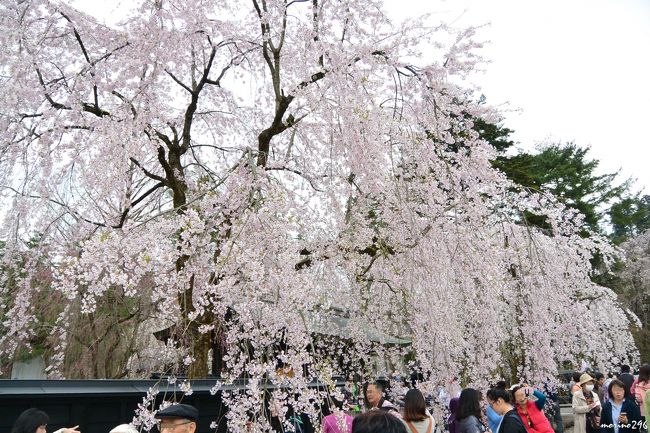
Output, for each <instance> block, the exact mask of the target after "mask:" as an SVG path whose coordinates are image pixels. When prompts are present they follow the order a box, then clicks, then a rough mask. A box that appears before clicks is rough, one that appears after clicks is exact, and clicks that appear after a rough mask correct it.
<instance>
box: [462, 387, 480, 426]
mask: <svg viewBox="0 0 650 433" xmlns="http://www.w3.org/2000/svg"><path fill="white" fill-rule="evenodd" d="M470 415H474V416H475V417H476V419H481V403H480V394H479V392H478V391H477V390H475V389H474V388H465V389H464V390H462V391H461V393H460V397H459V399H458V411H457V412H456V419H457V420H461V419H465V418H467V417H468V416H470Z"/></svg>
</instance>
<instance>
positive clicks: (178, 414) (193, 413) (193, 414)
mask: <svg viewBox="0 0 650 433" xmlns="http://www.w3.org/2000/svg"><path fill="white" fill-rule="evenodd" d="M156 418H184V419H188V420H190V421H194V422H196V421H198V419H199V410H198V409H197V408H195V407H194V406H190V405H189V404H174V405H171V406H169V407H166V408H165V409H163V410H159V411H158V413H156Z"/></svg>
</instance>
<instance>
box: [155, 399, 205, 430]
mask: <svg viewBox="0 0 650 433" xmlns="http://www.w3.org/2000/svg"><path fill="white" fill-rule="evenodd" d="M155 417H156V418H158V419H159V420H160V421H159V424H158V430H159V431H160V433H194V432H195V431H196V423H197V421H198V420H199V411H198V409H197V408H195V407H194V406H190V405H189V404H174V405H171V406H168V407H166V408H164V409H162V410H159V411H158V412H157V413H156V415H155Z"/></svg>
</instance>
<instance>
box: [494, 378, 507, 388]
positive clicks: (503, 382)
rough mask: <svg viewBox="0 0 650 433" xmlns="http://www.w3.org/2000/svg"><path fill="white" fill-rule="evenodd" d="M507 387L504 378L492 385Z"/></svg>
mask: <svg viewBox="0 0 650 433" xmlns="http://www.w3.org/2000/svg"><path fill="white" fill-rule="evenodd" d="M507 387H508V382H506V381H505V380H500V381H498V382H497V383H496V385H494V388H501V389H506V388H507Z"/></svg>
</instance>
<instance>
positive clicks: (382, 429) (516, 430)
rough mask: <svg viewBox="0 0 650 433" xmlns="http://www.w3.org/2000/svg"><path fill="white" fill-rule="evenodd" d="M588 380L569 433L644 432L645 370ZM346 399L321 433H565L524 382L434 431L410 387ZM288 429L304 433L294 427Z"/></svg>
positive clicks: (454, 414)
mask: <svg viewBox="0 0 650 433" xmlns="http://www.w3.org/2000/svg"><path fill="white" fill-rule="evenodd" d="M592 374H593V376H592V375H591V374H589V373H587V372H581V373H575V374H574V375H573V383H572V384H571V399H572V400H571V406H572V408H573V413H574V425H573V433H647V432H648V430H647V418H648V417H650V364H645V365H643V366H641V368H640V369H639V374H638V376H636V377H635V376H634V375H633V374H632V373H631V372H630V368H629V366H625V365H624V366H622V367H621V372H620V374H618V375H614V374H612V373H610V374H608V375H607V377H605V375H604V374H602V373H598V372H592ZM345 395H346V397H348V398H346V400H345V401H338V400H336V399H330V403H331V404H329V405H327V408H328V409H327V410H326V411H327V412H328V413H326V414H325V416H324V417H323V418H322V425H321V426H322V433H434V432H442V431H447V432H449V433H564V426H563V422H562V417H561V414H560V407H559V402H558V397H557V395H556V394H555V393H554V392H551V391H549V390H548V389H545V390H544V391H542V390H541V389H535V388H534V387H531V386H530V385H528V384H526V383H522V384H515V385H513V386H510V387H508V385H507V384H506V382H503V381H501V382H498V383H496V384H495V385H494V386H493V387H492V388H490V389H489V390H487V391H486V392H485V395H483V394H482V393H481V392H480V391H479V390H476V389H473V388H465V389H462V390H459V392H453V393H452V395H451V396H449V397H450V398H449V400H448V410H449V413H448V416H446V417H445V419H444V420H443V422H442V423H439V424H437V423H436V420H435V419H434V417H433V416H432V414H431V413H430V412H429V408H428V404H427V399H426V398H425V396H424V395H423V394H422V392H420V390H418V389H417V388H416V387H412V388H411V389H408V391H407V392H406V393H405V395H403V398H402V399H401V401H400V405H399V406H398V405H395V404H393V403H392V402H391V401H389V399H387V397H386V392H385V384H384V383H382V382H379V381H377V382H372V383H370V384H367V386H366V387H365V392H364V397H365V398H364V402H365V406H366V408H365V409H366V410H365V411H361V410H360V407H359V406H360V405H359V404H357V403H358V402H357V401H355V398H349V397H350V396H351V393H350V392H348V393H346V394H345ZM352 397H355V396H352ZM353 415H354V416H353ZM156 418H158V419H159V425H158V429H159V431H160V433H195V431H196V427H197V422H198V419H199V413H198V410H197V409H196V408H194V407H192V406H190V405H187V404H175V405H171V406H169V407H166V408H165V409H163V410H160V411H158V412H157V414H156ZM296 419H298V418H296ZM48 422H49V419H48V416H47V414H45V413H44V412H42V411H40V410H38V409H28V410H26V411H25V412H23V413H22V414H21V415H20V416H19V417H18V419H17V420H16V422H15V424H14V427H13V429H12V431H11V433H47V431H46V427H47V424H48ZM77 429H78V426H76V427H71V428H63V429H59V430H57V431H56V432H54V433H80V432H79V430H77ZM293 430H294V431H292V433H308V432H307V431H306V430H304V429H302V428H301V429H300V431H299V429H298V428H296V427H295V425H294V428H293ZM285 431H286V430H285ZM137 432H138V430H137V429H136V428H135V427H134V426H132V425H130V424H123V425H120V426H117V427H116V428H114V429H113V430H112V431H111V432H110V433H137Z"/></svg>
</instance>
